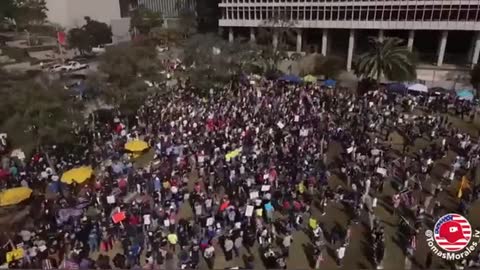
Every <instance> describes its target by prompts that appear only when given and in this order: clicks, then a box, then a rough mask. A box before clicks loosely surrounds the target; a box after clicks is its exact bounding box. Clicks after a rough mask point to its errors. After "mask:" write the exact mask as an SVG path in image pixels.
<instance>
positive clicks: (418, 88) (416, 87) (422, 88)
mask: <svg viewBox="0 0 480 270" xmlns="http://www.w3.org/2000/svg"><path fill="white" fill-rule="evenodd" d="M408 91H413V92H418V93H428V87H427V86H426V85H424V84H421V83H415V84H412V85H410V86H409V87H408Z"/></svg>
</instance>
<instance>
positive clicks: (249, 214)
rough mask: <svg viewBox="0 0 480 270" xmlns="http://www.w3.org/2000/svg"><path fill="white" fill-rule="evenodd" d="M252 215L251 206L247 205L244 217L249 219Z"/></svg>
mask: <svg viewBox="0 0 480 270" xmlns="http://www.w3.org/2000/svg"><path fill="white" fill-rule="evenodd" d="M252 215H253V205H247V209H245V216H247V217H251V216H252Z"/></svg>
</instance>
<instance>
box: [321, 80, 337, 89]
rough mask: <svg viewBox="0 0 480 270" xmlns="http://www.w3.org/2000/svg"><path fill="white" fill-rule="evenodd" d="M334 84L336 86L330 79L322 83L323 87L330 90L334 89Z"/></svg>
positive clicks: (335, 82)
mask: <svg viewBox="0 0 480 270" xmlns="http://www.w3.org/2000/svg"><path fill="white" fill-rule="evenodd" d="M336 84H337V81H335V80H332V79H328V80H325V81H324V82H323V85H325V86H326V87H331V88H333V87H335V85H336Z"/></svg>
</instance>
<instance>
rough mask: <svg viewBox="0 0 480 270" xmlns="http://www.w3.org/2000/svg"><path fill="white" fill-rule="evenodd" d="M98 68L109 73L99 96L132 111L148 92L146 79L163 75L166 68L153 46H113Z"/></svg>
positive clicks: (129, 111) (154, 79)
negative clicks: (161, 63)
mask: <svg viewBox="0 0 480 270" xmlns="http://www.w3.org/2000/svg"><path fill="white" fill-rule="evenodd" d="M99 69H100V70H101V71H102V72H103V73H105V74H106V81H104V82H102V84H104V85H102V86H101V87H100V88H101V89H100V93H99V94H100V95H101V96H102V97H103V98H104V99H105V101H106V102H108V103H110V104H112V105H114V106H116V107H119V108H121V109H122V110H124V111H125V113H127V114H128V113H133V112H135V110H136V109H137V108H138V107H139V106H140V105H141V103H142V101H143V99H144V98H145V97H146V96H147V95H148V93H149V90H150V89H149V87H148V86H147V84H146V83H145V80H149V81H158V80H159V79H161V78H163V75H162V74H161V73H160V72H161V71H162V70H163V67H162V66H161V65H160V62H159V61H158V59H157V55H156V51H155V49H154V48H150V47H135V46H125V47H118V46H117V47H113V48H109V49H107V51H106V53H105V54H104V55H103V57H102V59H101V62H100V65H99Z"/></svg>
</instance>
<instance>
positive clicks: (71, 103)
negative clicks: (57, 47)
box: [0, 79, 82, 145]
mask: <svg viewBox="0 0 480 270" xmlns="http://www.w3.org/2000/svg"><path fill="white" fill-rule="evenodd" d="M12 93H15V94H14V95H12ZM0 98H1V100H2V106H1V107H2V110H5V111H6V112H8V114H6V116H5V117H3V118H2V119H1V124H2V127H3V128H4V129H5V130H6V131H7V132H8V133H10V134H18V132H26V133H29V134H30V135H31V136H33V137H34V138H36V144H37V145H41V144H48V143H59V142H66V141H69V140H71V139H72V138H73V133H72V129H73V127H74V125H75V124H76V123H79V121H80V120H81V119H82V116H81V113H80V110H81V108H82V107H81V104H79V103H77V102H76V101H75V100H74V99H73V97H72V96H70V95H69V93H68V91H65V89H64V88H63V87H62V85H61V84H60V83H59V82H58V81H50V80H48V79H42V80H34V79H26V80H23V81H17V82H16V83H14V84H11V85H10V86H8V87H2V88H1V91H0Z"/></svg>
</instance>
